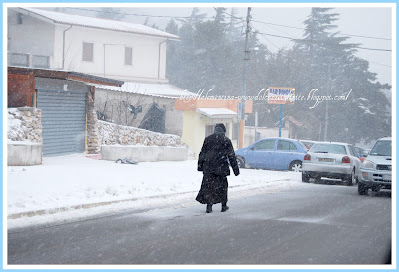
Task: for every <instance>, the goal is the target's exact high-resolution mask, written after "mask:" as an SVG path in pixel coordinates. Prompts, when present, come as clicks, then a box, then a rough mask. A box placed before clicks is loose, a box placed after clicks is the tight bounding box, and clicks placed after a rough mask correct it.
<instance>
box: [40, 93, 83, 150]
mask: <svg viewBox="0 0 399 272" xmlns="http://www.w3.org/2000/svg"><path fill="white" fill-rule="evenodd" d="M37 108H39V109H41V110H42V129H43V132H42V136H43V155H44V156H57V155H65V154H71V153H81V152H84V151H85V128H86V92H70V91H63V90H62V91H49V90H38V91H37Z"/></svg>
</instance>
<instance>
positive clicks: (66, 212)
mask: <svg viewBox="0 0 399 272" xmlns="http://www.w3.org/2000/svg"><path fill="white" fill-rule="evenodd" d="M228 180H229V198H230V199H233V198H234V197H241V196H243V195H247V194H254V193H258V192H260V191H262V192H268V193H275V192H278V191H280V190H282V189H287V188H290V187H294V186H301V185H302V182H301V174H300V173H294V172H281V171H263V170H254V169H242V171H241V175H239V176H238V177H235V176H229V177H228ZM201 181H202V173H201V172H198V171H197V161H196V160H188V161H181V162H145V163H139V164H138V165H131V164H116V163H114V162H111V161H102V160H92V159H89V158H85V157H84V156H83V155H69V156H62V157H50V158H44V161H43V165H37V166H24V167H21V166H19V167H17V166H16V167H8V175H7V181H6V185H7V190H6V192H7V196H6V197H7V211H6V212H7V215H8V217H9V219H8V227H9V228H12V227H22V226H24V225H30V224H36V223H43V222H51V221H62V220H64V219H65V220H71V218H72V219H73V218H81V217H87V216H91V215H94V214H100V213H101V214H102V213H108V212H113V211H120V210H124V209H137V208H148V207H149V206H151V205H162V206H165V205H176V204H178V205H179V204H181V203H185V204H187V203H192V204H193V205H194V204H197V203H196V202H195V200H194V199H195V196H196V194H197V192H198V190H199V188H200V186H201ZM93 204H95V205H93ZM81 205H86V206H83V208H82V206H81ZM96 206H97V207H96ZM89 207H90V209H85V208H89ZM29 212H34V213H30V214H29ZM30 215H34V216H31V217H30ZM11 218H13V219H11Z"/></svg>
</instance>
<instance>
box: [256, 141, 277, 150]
mask: <svg viewBox="0 0 399 272" xmlns="http://www.w3.org/2000/svg"><path fill="white" fill-rule="evenodd" d="M274 143H275V140H264V141H261V142H259V143H257V144H255V145H254V150H274Z"/></svg>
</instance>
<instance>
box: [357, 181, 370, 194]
mask: <svg viewBox="0 0 399 272" xmlns="http://www.w3.org/2000/svg"><path fill="white" fill-rule="evenodd" d="M357 192H358V193H359V195H368V192H369V189H368V188H367V186H366V185H364V184H363V183H359V184H358V185H357Z"/></svg>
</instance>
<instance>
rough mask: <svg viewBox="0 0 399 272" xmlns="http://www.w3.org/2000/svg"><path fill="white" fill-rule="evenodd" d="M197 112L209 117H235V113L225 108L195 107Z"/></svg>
mask: <svg viewBox="0 0 399 272" xmlns="http://www.w3.org/2000/svg"><path fill="white" fill-rule="evenodd" d="M197 112H199V113H201V114H203V115H206V116H208V117H210V118H235V117H237V113H236V112H234V111H232V110H229V109H226V108H197Z"/></svg>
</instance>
